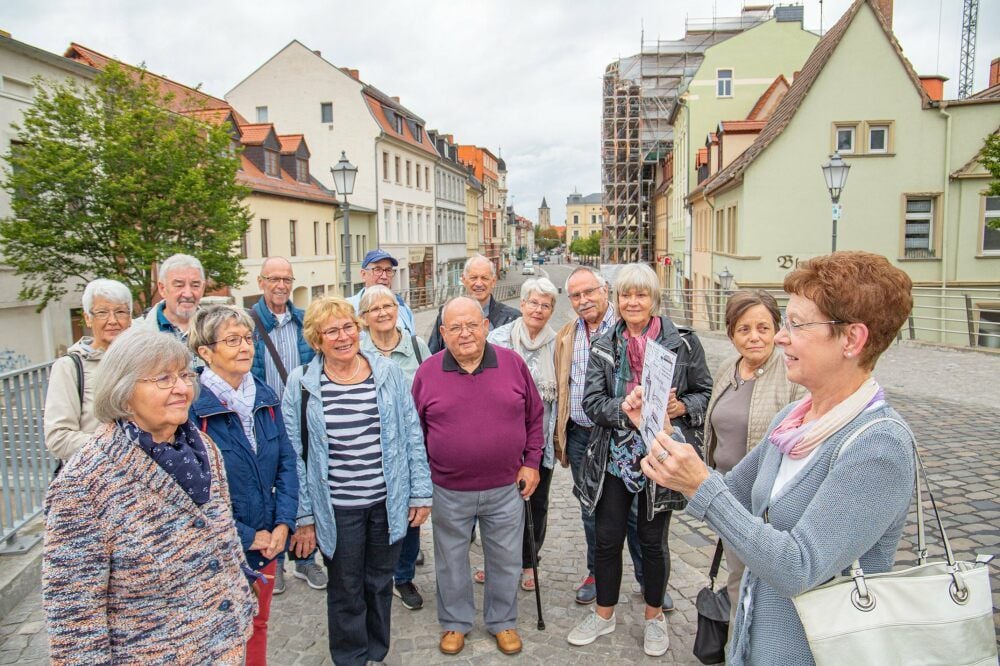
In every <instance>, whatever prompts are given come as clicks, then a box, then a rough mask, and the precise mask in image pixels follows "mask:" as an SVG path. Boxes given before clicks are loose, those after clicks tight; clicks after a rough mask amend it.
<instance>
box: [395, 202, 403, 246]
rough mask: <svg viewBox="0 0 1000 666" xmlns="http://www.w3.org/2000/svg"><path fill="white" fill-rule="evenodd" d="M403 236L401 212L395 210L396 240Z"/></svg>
mask: <svg viewBox="0 0 1000 666" xmlns="http://www.w3.org/2000/svg"><path fill="white" fill-rule="evenodd" d="M402 235H403V211H401V210H399V209H397V210H396V240H397V241H398V240H399V239H400V238H401V237H402Z"/></svg>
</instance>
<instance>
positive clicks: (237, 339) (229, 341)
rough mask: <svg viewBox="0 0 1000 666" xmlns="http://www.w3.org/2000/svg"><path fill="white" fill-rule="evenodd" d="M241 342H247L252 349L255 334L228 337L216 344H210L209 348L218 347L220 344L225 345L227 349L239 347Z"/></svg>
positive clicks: (217, 341)
mask: <svg viewBox="0 0 1000 666" xmlns="http://www.w3.org/2000/svg"><path fill="white" fill-rule="evenodd" d="M241 342H245V343H247V344H248V345H250V346H251V347H252V346H253V333H247V334H246V335H235V334H234V335H227V336H226V337H224V338H222V339H221V340H216V341H215V342H209V343H208V345H207V346H209V347H210V346H212V345H217V344H219V343H224V344H225V345H226V346H227V347H239V346H240V343H241Z"/></svg>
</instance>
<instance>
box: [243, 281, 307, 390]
mask: <svg viewBox="0 0 1000 666" xmlns="http://www.w3.org/2000/svg"><path fill="white" fill-rule="evenodd" d="M285 307H287V308H288V311H289V312H291V313H292V324H293V325H294V326H295V327H296V328H297V329H298V339H299V365H305V364H306V363H308V362H309V361H311V360H312V359H313V356H315V355H316V352H315V351H313V348H312V347H310V346H309V343H307V342H306V339H305V338H304V337H302V321H303V320H304V318H305V312H304V311H303V310H301V309H300V308H297V307H295V306H294V305H292V303H291V301H289V302H288V305H287V306H285ZM253 309H254V311H255V312H256V313H257V316H258V317H260V320H261V321H262V322H263V323H264V329H265V330H266V331H267V332H268V333H270V332H271V331H273V330H274V315H273V314H271V311H270V310H268V309H267V305H266V304H265V303H264V297H263V296H261V297H260V300H259V301H257V302H256V303H254V306H253ZM270 355H271V352H269V351H267V347H265V346H264V340H263V338H261V336H260V333H259V332H255V333H254V336H253V366H252V367H251V368H250V372H252V373H253V376H254V377H256V378H257V379H259V380H260V381H262V382H264V383H265V384H266V383H267V372H266V371H265V370H264V358H266V357H268V356H270ZM294 369H295V367H291V368H285V370H287V371H288V374H292V370H294ZM278 402H281V396H280V395H279V396H278Z"/></svg>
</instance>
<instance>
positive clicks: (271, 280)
mask: <svg viewBox="0 0 1000 666" xmlns="http://www.w3.org/2000/svg"><path fill="white" fill-rule="evenodd" d="M260 279H261V280H263V281H264V282H267V283H268V284H287V285H291V284H292V283H293V282H295V278H293V277H278V276H276V275H261V276H260Z"/></svg>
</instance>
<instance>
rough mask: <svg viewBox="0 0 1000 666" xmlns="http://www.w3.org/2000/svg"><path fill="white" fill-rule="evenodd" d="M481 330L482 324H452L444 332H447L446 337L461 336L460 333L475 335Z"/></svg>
mask: <svg viewBox="0 0 1000 666" xmlns="http://www.w3.org/2000/svg"><path fill="white" fill-rule="evenodd" d="M482 328H483V322H478V323H475V324H454V325H452V326H449V327H448V328H447V329H445V330H447V331H448V335H461V334H462V333H475V332H476V331H479V330H482Z"/></svg>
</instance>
